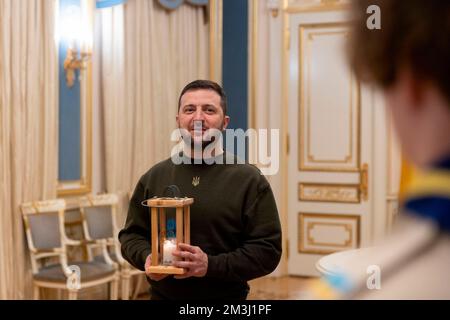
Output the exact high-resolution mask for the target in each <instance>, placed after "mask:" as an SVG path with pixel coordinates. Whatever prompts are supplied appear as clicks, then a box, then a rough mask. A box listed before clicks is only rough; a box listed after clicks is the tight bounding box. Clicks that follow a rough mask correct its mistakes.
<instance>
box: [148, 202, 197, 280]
mask: <svg viewBox="0 0 450 320" xmlns="http://www.w3.org/2000/svg"><path fill="white" fill-rule="evenodd" d="M193 202H194V199H193V198H177V197H175V198H168V197H164V198H157V197H155V198H151V199H148V200H145V201H144V202H143V203H142V204H143V205H144V206H147V207H149V208H150V223H151V233H152V263H151V266H150V267H149V268H147V271H148V272H150V273H165V274H183V273H184V272H185V271H184V269H183V268H176V267H174V266H172V263H173V262H174V261H175V260H176V259H178V258H176V257H175V256H173V255H172V252H173V251H174V250H175V249H177V247H178V244H179V243H186V244H190V240H191V239H190V238H191V236H190V205H191V204H192V203H193ZM169 208H174V209H175V218H170V217H169V215H168V214H167V210H168V209H169Z"/></svg>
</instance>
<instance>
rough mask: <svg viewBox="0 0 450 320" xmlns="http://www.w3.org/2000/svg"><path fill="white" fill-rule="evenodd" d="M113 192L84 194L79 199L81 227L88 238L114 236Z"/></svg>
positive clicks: (114, 209)
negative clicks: (93, 194) (92, 194)
mask: <svg viewBox="0 0 450 320" xmlns="http://www.w3.org/2000/svg"><path fill="white" fill-rule="evenodd" d="M118 202H119V200H118V197H117V195H115V194H102V195H96V196H85V197H81V198H80V199H79V205H80V211H81V216H82V218H83V227H84V232H85V234H86V238H87V239H88V240H98V239H112V238H114V237H115V236H116V232H117V228H116V210H117V204H118Z"/></svg>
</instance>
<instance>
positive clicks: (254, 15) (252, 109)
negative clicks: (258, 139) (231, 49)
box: [248, 0, 259, 128]
mask: <svg viewBox="0 0 450 320" xmlns="http://www.w3.org/2000/svg"><path fill="white" fill-rule="evenodd" d="M258 1H259V0H252V1H251V2H250V3H249V5H250V6H251V10H250V15H251V16H250V26H249V27H250V30H251V38H250V63H249V73H248V74H249V91H250V92H249V99H248V100H249V101H248V115H249V117H248V127H249V128H256V86H257V81H258Z"/></svg>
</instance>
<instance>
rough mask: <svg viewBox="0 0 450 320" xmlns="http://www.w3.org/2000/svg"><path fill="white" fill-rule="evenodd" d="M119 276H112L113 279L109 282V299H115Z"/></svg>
mask: <svg viewBox="0 0 450 320" xmlns="http://www.w3.org/2000/svg"><path fill="white" fill-rule="evenodd" d="M118 278H119V277H118V276H116V277H114V280H112V281H111V283H110V290H111V291H110V299H111V300H117V295H118V291H119V279H118Z"/></svg>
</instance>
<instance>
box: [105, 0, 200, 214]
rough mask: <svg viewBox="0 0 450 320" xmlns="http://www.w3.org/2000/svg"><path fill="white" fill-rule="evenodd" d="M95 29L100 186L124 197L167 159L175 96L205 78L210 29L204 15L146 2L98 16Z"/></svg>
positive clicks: (135, 1)
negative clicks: (101, 130) (98, 58)
mask: <svg viewBox="0 0 450 320" xmlns="http://www.w3.org/2000/svg"><path fill="white" fill-rule="evenodd" d="M101 23H102V31H101V32H102V37H101V38H102V41H101V50H100V51H101V63H102V64H101V65H102V68H101V87H102V90H101V99H100V101H101V106H102V113H103V119H104V124H103V125H104V137H105V141H104V145H105V165H106V172H105V175H106V177H105V184H106V189H107V190H108V192H116V193H127V192H130V191H132V190H133V189H134V187H135V185H136V183H137V181H138V179H139V178H140V176H141V175H142V174H143V173H145V172H146V171H147V170H148V169H149V168H150V167H151V166H152V165H154V164H155V163H156V162H158V161H160V160H162V159H165V158H168V157H169V156H170V151H171V149H172V147H173V145H174V143H171V141H170V136H171V133H172V130H173V129H175V128H176V122H175V115H176V112H177V104H178V95H179V92H180V91H181V89H182V88H183V87H184V85H186V84H187V83H188V82H190V81H192V80H195V79H199V78H203V79H205V78H207V75H208V68H209V55H208V39H209V27H208V24H207V23H206V22H205V12H204V9H203V8H199V7H194V6H190V5H187V4H185V5H182V6H181V7H180V8H178V9H177V10H175V11H167V10H164V9H162V8H161V7H160V6H159V5H158V4H157V2H156V1H148V0H129V1H128V2H127V3H126V5H124V6H117V7H113V8H110V9H104V10H102V13H101ZM121 212H123V214H125V210H122V211H121ZM122 218H123V217H122ZM122 221H123V220H122Z"/></svg>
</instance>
